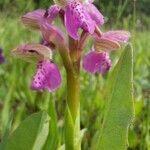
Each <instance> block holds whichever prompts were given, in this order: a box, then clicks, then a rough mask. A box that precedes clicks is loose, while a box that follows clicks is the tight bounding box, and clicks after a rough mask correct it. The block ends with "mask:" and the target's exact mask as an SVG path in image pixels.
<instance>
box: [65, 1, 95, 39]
mask: <svg viewBox="0 0 150 150" xmlns="http://www.w3.org/2000/svg"><path fill="white" fill-rule="evenodd" d="M65 26H66V29H67V31H68V33H69V35H70V36H71V37H72V38H74V39H78V38H79V36H78V29H79V28H82V29H83V30H85V31H87V32H89V33H90V34H93V33H94V30H95V22H94V21H92V19H91V18H90V16H89V15H88V13H87V12H86V10H85V8H84V7H83V5H82V4H81V3H79V2H76V1H72V2H70V3H69V4H68V5H67V6H66V11H65Z"/></svg>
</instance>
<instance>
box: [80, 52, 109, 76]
mask: <svg viewBox="0 0 150 150" xmlns="http://www.w3.org/2000/svg"><path fill="white" fill-rule="evenodd" d="M110 67H111V60H110V58H109V54H108V53H107V52H101V53H100V52H96V51H92V52H89V53H88V54H87V55H86V56H85V57H84V59H83V68H84V69H85V70H86V71H87V72H89V73H92V74H95V73H101V74H104V73H106V72H107V71H108V70H109V69H110Z"/></svg>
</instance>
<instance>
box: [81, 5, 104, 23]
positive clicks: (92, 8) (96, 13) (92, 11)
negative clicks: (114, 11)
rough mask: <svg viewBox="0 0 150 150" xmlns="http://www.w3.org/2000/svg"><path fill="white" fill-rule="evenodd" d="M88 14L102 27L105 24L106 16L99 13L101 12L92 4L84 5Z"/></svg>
mask: <svg viewBox="0 0 150 150" xmlns="http://www.w3.org/2000/svg"><path fill="white" fill-rule="evenodd" d="M84 6H85V8H86V10H87V12H88V13H89V15H90V17H91V19H92V20H94V21H95V23H96V24H97V25H98V26H100V25H103V24H104V16H103V15H102V14H101V13H100V12H99V10H98V9H97V8H96V7H95V6H94V5H93V4H91V3H87V4H85V5H84Z"/></svg>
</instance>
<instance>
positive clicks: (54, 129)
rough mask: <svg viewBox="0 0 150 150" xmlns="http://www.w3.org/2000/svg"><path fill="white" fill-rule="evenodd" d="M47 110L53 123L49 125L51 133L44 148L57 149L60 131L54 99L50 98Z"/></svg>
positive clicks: (44, 149)
mask: <svg viewBox="0 0 150 150" xmlns="http://www.w3.org/2000/svg"><path fill="white" fill-rule="evenodd" d="M49 95H50V94H49V93H48V99H49ZM47 111H48V114H49V116H50V117H51V124H50V126H49V135H48V138H47V141H46V143H45V146H44V148H43V150H51V149H52V150H56V149H58V143H59V131H58V126H57V114H56V109H55V102H54V101H53V99H50V100H49V104H48V109H47Z"/></svg>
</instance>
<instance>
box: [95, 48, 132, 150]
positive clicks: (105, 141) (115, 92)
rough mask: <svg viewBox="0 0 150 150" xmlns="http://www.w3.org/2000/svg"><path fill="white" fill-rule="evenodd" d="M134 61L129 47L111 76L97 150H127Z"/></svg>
mask: <svg viewBox="0 0 150 150" xmlns="http://www.w3.org/2000/svg"><path fill="white" fill-rule="evenodd" d="M132 59H133V56H132V48H131V46H130V45H128V46H127V47H126V48H125V50H124V51H123V52H122V55H121V57H120V59H119V61H118V63H117V65H116V66H115V68H114V70H113V72H112V73H111V74H110V78H109V80H108V85H109V86H108V89H109V90H108V101H107V106H106V112H105V116H104V122H103V126H102V129H101V130H100V135H99V138H98V145H97V148H96V149H97V150H125V149H127V144H128V143H127V139H128V127H129V125H130V124H131V122H132V119H133V114H134V113H133V112H134V108H133V99H132V96H133V91H132V90H133V89H132V82H133V79H132V78H133V77H132V76H133V62H132Z"/></svg>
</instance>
